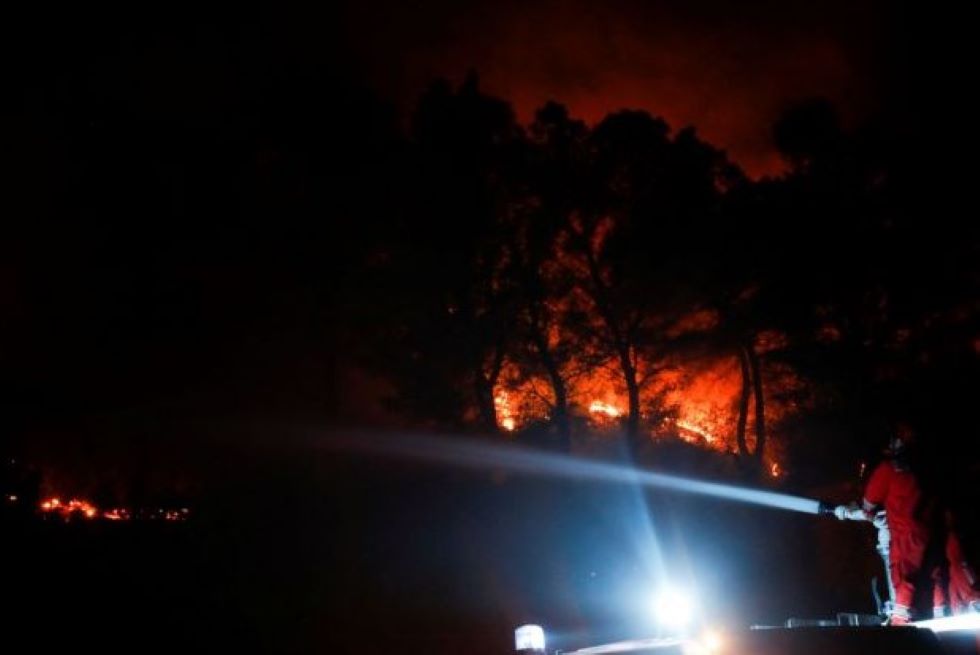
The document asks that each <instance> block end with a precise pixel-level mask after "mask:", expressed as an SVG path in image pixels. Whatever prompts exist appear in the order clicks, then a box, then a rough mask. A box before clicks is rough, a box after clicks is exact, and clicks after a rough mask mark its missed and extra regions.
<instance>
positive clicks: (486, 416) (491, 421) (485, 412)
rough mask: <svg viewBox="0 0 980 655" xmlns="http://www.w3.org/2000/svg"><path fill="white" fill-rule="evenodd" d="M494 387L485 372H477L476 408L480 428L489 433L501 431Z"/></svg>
mask: <svg viewBox="0 0 980 655" xmlns="http://www.w3.org/2000/svg"><path fill="white" fill-rule="evenodd" d="M493 386H494V385H493V384H491V383H490V381H489V380H488V379H487V377H486V375H485V374H484V373H483V371H477V374H476V379H475V381H474V387H475V389H474V390H475V392H476V406H477V410H478V411H479V413H480V427H481V428H482V429H483V430H486V431H488V432H497V431H498V430H499V429H500V428H499V426H498V425H497V406H496V404H495V403H494V400H493Z"/></svg>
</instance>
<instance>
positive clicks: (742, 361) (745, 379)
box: [735, 346, 752, 457]
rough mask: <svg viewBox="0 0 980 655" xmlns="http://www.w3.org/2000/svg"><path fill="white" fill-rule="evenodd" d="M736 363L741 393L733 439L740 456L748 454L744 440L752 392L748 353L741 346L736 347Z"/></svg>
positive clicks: (747, 446) (747, 445)
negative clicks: (740, 374) (738, 368)
mask: <svg viewBox="0 0 980 655" xmlns="http://www.w3.org/2000/svg"><path fill="white" fill-rule="evenodd" d="M738 363H739V366H740V368H741V370H742V393H741V395H740V396H739V399H738V427H737V428H736V430H735V441H736V443H737V444H738V454H739V456H741V457H745V456H747V455H749V444H748V443H747V442H746V440H745V426H746V423H747V422H748V419H749V396H750V395H751V393H752V373H751V370H750V365H749V355H748V353H747V352H746V349H745V348H744V347H742V346H740V347H739V349H738Z"/></svg>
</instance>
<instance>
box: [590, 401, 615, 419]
mask: <svg viewBox="0 0 980 655" xmlns="http://www.w3.org/2000/svg"><path fill="white" fill-rule="evenodd" d="M589 413H590V414H602V415H604V416H608V417H609V418H618V417H619V416H621V415H622V412H621V411H620V410H619V408H618V407H615V406H613V405H610V404H609V403H605V402H602V401H601V400H593V401H592V402H591V403H590V404H589Z"/></svg>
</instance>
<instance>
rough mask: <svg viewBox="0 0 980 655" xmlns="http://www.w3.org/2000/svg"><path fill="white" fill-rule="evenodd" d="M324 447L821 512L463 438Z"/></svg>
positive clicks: (794, 500)
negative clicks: (650, 488)
mask: <svg viewBox="0 0 980 655" xmlns="http://www.w3.org/2000/svg"><path fill="white" fill-rule="evenodd" d="M325 446H326V447H327V448H328V449H334V450H342V451H345V452H353V453H360V454H364V455H371V456H378V457H395V458H399V459H407V460H413V461H419V462H423V463H429V464H438V465H446V466H458V467H464V468H470V469H478V470H482V469H489V470H505V471H508V472H510V473H516V474H523V475H533V476H545V477H556V478H565V479H577V480H585V481H593V482H605V483H611V484H627V485H634V486H642V487H652V488H657V489H664V490H667V491H673V492H678V493H689V494H697V495H700V496H708V497H711V498H717V499H719V500H726V501H733V502H739V503H746V504H749V505H757V506H762V507H771V508H773V509H781V510H787V511H791V512H803V513H805V514H818V513H819V502H818V501H816V500H812V499H809V498H802V497H799V496H790V495H787V494H780V493H775V492H771V491H763V490H761V489H750V488H747V487H737V486H733V485H728V484H721V483H717V482H705V481H703V480H693V479H690V478H684V477H680V476H675V475H667V474H664V473H654V472H651V471H643V470H640V469H637V468H633V467H630V466H623V465H620V464H614V463H611V462H604V461H599V460H589V459H583V458H580V457H573V456H570V455H559V454H555V453H546V452H541V451H535V450H529V449H527V448H521V447H518V446H513V445H508V444H491V443H487V442H484V441H477V440H473V439H466V438H461V437H460V438H453V439H450V438H436V437H428V436H417V435H376V434H365V433H353V434H343V435H335V436H332V437H331V438H330V439H327V440H326V441H325Z"/></svg>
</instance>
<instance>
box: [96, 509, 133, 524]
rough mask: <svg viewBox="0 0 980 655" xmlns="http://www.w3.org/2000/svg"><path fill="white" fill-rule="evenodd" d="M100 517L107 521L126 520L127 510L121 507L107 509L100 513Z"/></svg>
mask: <svg viewBox="0 0 980 655" xmlns="http://www.w3.org/2000/svg"><path fill="white" fill-rule="evenodd" d="M102 518H104V519H105V520H107V521H128V520H129V510H126V509H122V508H114V509H109V510H106V511H105V512H103V513H102Z"/></svg>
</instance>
